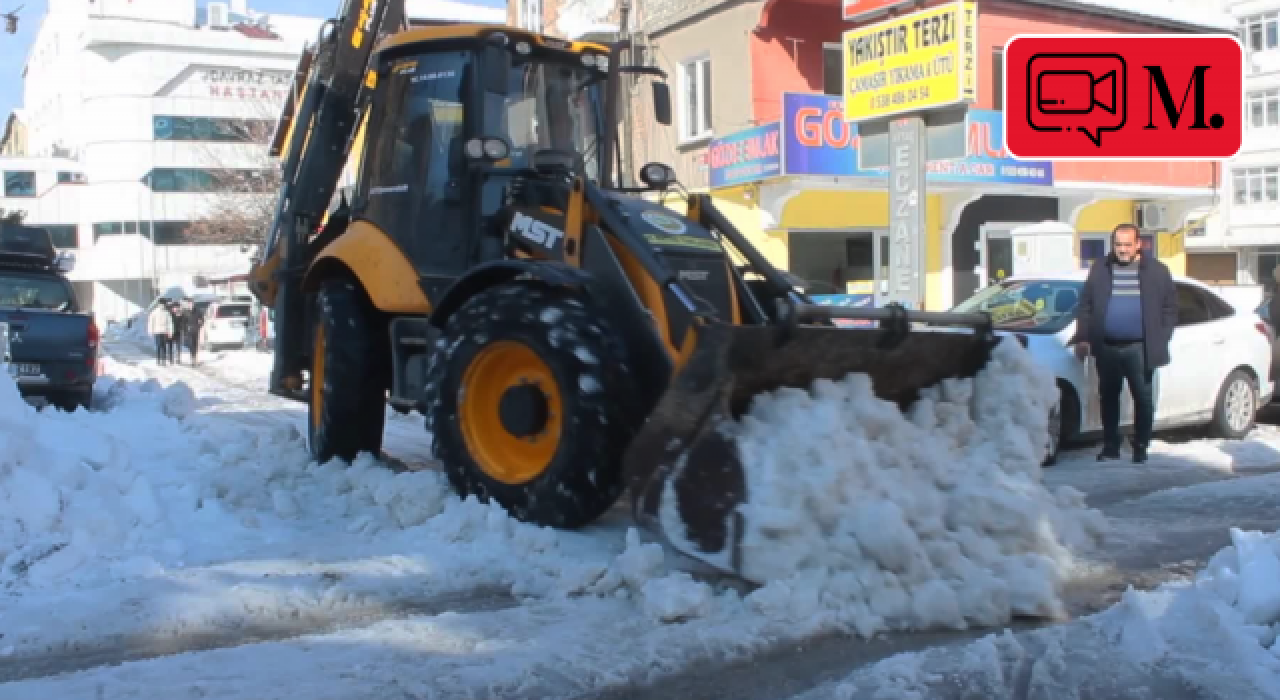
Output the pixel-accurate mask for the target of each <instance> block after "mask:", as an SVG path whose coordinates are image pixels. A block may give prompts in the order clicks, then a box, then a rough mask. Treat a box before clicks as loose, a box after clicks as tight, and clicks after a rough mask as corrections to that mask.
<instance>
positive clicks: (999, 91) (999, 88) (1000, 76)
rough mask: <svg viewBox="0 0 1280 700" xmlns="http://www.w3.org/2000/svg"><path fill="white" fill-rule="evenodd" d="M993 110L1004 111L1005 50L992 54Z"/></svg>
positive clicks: (997, 50)
mask: <svg viewBox="0 0 1280 700" xmlns="http://www.w3.org/2000/svg"><path fill="white" fill-rule="evenodd" d="M991 109H1004V49H995V50H994V51H992V52H991Z"/></svg>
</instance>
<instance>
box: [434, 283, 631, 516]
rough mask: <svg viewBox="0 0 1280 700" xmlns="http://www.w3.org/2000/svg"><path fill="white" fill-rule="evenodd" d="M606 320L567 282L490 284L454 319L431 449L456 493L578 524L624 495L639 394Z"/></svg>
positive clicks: (443, 348)
mask: <svg viewBox="0 0 1280 700" xmlns="http://www.w3.org/2000/svg"><path fill="white" fill-rule="evenodd" d="M623 355H624V353H623V349H622V347H621V345H620V344H619V341H618V340H617V339H616V336H615V335H614V333H613V330H612V329H611V328H610V326H609V324H608V323H607V322H606V321H605V319H604V318H603V317H602V316H601V315H599V314H595V313H592V312H591V311H590V310H589V308H588V307H587V306H586V305H585V304H583V303H582V302H580V301H579V300H577V299H575V298H574V297H573V296H571V295H569V294H568V293H567V292H562V291H560V290H554V289H549V288H546V287H542V286H539V285H533V284H519V283H515V284H508V285H503V286H499V287H494V288H491V289H488V290H485V291H483V292H481V293H479V294H477V295H476V296H475V297H473V298H472V299H470V300H469V301H468V302H467V303H466V304H465V305H463V307H462V308H461V309H459V310H458V312H457V313H456V314H455V315H454V316H453V317H451V318H450V319H449V323H448V326H447V328H446V329H445V333H444V335H443V337H442V338H441V340H440V342H439V343H438V344H437V354H436V356H435V357H434V358H433V361H432V363H431V368H430V370H429V372H428V376H427V390H426V405H427V411H426V413H427V429H428V430H429V431H430V432H431V434H432V448H433V450H434V452H435V455H436V457H437V458H438V459H440V461H441V462H442V463H443V464H444V468H445V472H446V474H447V475H448V477H449V481H450V482H451V483H452V485H453V487H454V489H455V490H457V492H458V493H459V495H461V496H462V497H464V498H465V497H467V496H469V495H474V496H476V497H477V498H479V499H480V500H481V501H486V502H488V501H496V502H497V503H498V504H499V505H501V506H502V507H503V508H505V509H506V510H507V512H508V513H510V514H511V515H512V516H514V517H516V518H518V519H520V520H523V521H526V522H531V523H535V524H538V525H548V526H552V527H558V528H575V527H580V526H583V525H586V524H588V523H590V522H592V521H594V520H595V519H596V518H598V517H600V515H602V514H603V513H604V512H605V511H607V510H608V509H609V508H610V507H611V506H612V505H613V504H614V502H616V501H617V499H618V497H619V496H620V495H621V493H622V490H623V487H624V482H623V478H622V472H621V465H622V455H623V452H624V450H625V449H626V448H627V445H628V443H629V441H630V439H631V437H632V433H633V426H632V425H631V424H630V423H631V422H630V421H629V420H628V415H629V411H628V409H627V407H626V405H625V404H624V402H626V401H628V400H629V399H630V398H631V397H633V396H634V395H635V389H634V386H633V384H632V382H631V379H630V376H629V375H628V374H627V370H626V368H625V366H624V365H623V362H624V357H623Z"/></svg>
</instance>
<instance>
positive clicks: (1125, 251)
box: [1070, 224, 1178, 463]
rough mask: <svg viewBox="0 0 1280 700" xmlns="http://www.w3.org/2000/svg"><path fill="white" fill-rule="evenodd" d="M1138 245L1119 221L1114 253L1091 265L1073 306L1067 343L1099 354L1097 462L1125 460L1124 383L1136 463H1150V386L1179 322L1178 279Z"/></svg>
mask: <svg viewBox="0 0 1280 700" xmlns="http://www.w3.org/2000/svg"><path fill="white" fill-rule="evenodd" d="M1141 246H1142V244H1141V242H1140V241H1139V238H1138V227H1137V226H1134V225H1133V224H1120V225H1119V226H1116V228H1115V230H1114V231H1112V232H1111V253H1110V254H1109V255H1107V256H1106V257H1105V258H1102V259H1100V260H1097V261H1096V262H1094V264H1093V267H1092V268H1090V269H1089V277H1088V278H1087V279H1086V280H1085V283H1084V289H1082V290H1081V292H1080V304H1079V306H1078V307H1077V309H1076V332H1075V336H1074V337H1072V339H1071V343H1070V344H1071V345H1074V346H1075V352H1076V356H1077V357H1079V358H1080V359H1082V360H1083V359H1084V358H1085V357H1086V356H1087V355H1090V354H1092V355H1093V356H1094V358H1096V359H1097V366H1098V399H1099V401H1100V402H1101V404H1102V432H1103V446H1102V452H1101V453H1100V454H1099V455H1098V461H1104V460H1110V459H1119V458H1120V389H1121V388H1122V387H1123V385H1124V383H1126V382H1127V383H1128V384H1129V395H1130V396H1132V397H1133V413H1134V416H1133V418H1134V435H1133V461H1134V462H1138V463H1141V462H1145V461H1147V448H1148V447H1149V446H1150V445H1151V426H1152V423H1153V421H1154V419H1155V402H1154V400H1153V397H1152V395H1151V383H1152V380H1153V379H1154V378H1155V371H1156V369H1157V368H1160V367H1163V366H1165V365H1167V364H1169V341H1170V340H1171V339H1172V338H1173V329H1174V327H1175V326H1177V324H1178V290H1177V287H1176V286H1174V283H1173V276H1172V275H1171V274H1169V268H1168V267H1166V266H1165V264H1164V263H1162V262H1160V261H1159V260H1156V259H1155V256H1154V255H1144V254H1143V253H1142V250H1141Z"/></svg>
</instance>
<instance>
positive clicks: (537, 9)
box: [520, 0, 542, 32]
mask: <svg viewBox="0 0 1280 700" xmlns="http://www.w3.org/2000/svg"><path fill="white" fill-rule="evenodd" d="M520 28H521V29H528V30H529V31H531V32H541V31H542V0H521V1H520Z"/></svg>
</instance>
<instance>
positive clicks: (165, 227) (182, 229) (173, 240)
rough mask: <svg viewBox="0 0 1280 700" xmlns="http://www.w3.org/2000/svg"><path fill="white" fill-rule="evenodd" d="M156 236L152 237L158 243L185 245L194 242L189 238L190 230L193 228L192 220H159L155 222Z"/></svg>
mask: <svg viewBox="0 0 1280 700" xmlns="http://www.w3.org/2000/svg"><path fill="white" fill-rule="evenodd" d="M154 228H155V237H154V238H153V239H152V240H153V241H154V242H155V244H156V245H183V244H188V243H192V241H191V240H189V238H188V235H187V233H188V231H189V230H190V228H191V222H190V221H157V222H155V226H154Z"/></svg>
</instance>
